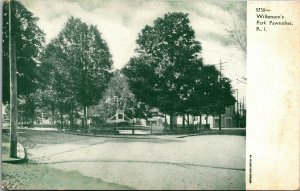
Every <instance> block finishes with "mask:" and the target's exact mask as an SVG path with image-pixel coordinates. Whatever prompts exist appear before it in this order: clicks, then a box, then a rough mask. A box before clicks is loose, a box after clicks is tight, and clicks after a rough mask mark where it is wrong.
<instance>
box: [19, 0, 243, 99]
mask: <svg viewBox="0 0 300 191" xmlns="http://www.w3.org/2000/svg"><path fill="white" fill-rule="evenodd" d="M19 1H20V2H21V3H22V4H23V5H25V7H26V8H27V9H28V10H30V11H31V12H32V13H33V14H34V15H35V16H37V17H38V18H39V21H38V25H39V27H40V28H41V29H42V30H43V31H44V32H45V34H46V42H47V43H48V42H50V41H51V40H52V39H54V38H56V37H57V35H58V33H59V32H60V31H61V30H62V29H63V27H64V24H65V23H66V22H67V20H68V18H69V17H71V16H74V17H78V18H81V20H82V21H83V22H85V23H87V24H93V25H97V28H98V30H99V31H100V33H101V35H102V38H103V39H104V40H105V41H106V42H107V44H108V47H109V49H110V52H111V54H112V59H113V67H114V68H115V69H121V68H122V67H123V66H124V65H125V64H127V63H128V61H129V59H130V57H132V56H133V55H134V50H135V48H136V39H137V37H138V34H139V33H140V32H141V30H142V29H143V28H144V27H145V25H153V21H154V20H155V19H156V18H157V17H162V16H163V15H164V14H165V13H168V12H179V11H180V12H184V13H188V14H189V19H190V24H191V26H192V28H193V29H194V30H195V34H196V39H197V40H198V41H200V42H201V45H202V48H203V51H202V57H203V59H204V63H205V64H214V65H216V66H219V62H220V60H221V61H222V62H226V63H225V64H224V67H223V68H224V70H222V72H223V75H224V76H226V77H229V78H231V79H232V85H233V88H234V89H239V97H240V98H242V97H243V96H245V95H246V85H245V84H244V83H241V82H239V81H238V80H237V78H238V79H239V80H241V79H242V78H243V77H246V57H245V55H244V54H243V52H242V51H241V50H240V48H238V47H237V46H235V45H228V44H226V43H224V42H226V39H228V32H227V30H228V29H229V27H230V26H232V25H233V21H234V20H235V21H236V20H238V19H239V17H238V16H237V15H235V14H233V13H232V12H230V11H228V8H230V7H232V6H235V5H234V4H235V3H241V2H230V1H227V2H221V1H201V0H185V1H183V0H51V1H49V0H19ZM244 3H246V2H244Z"/></svg>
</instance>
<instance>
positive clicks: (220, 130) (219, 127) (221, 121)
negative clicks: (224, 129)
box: [219, 114, 222, 131]
mask: <svg viewBox="0 0 300 191" xmlns="http://www.w3.org/2000/svg"><path fill="white" fill-rule="evenodd" d="M221 122H222V121H221V114H219V130H220V131H221V125H222V123H221Z"/></svg>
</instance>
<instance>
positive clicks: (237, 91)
mask: <svg viewBox="0 0 300 191" xmlns="http://www.w3.org/2000/svg"><path fill="white" fill-rule="evenodd" d="M236 112H237V115H236V126H237V127H239V126H240V125H239V121H240V120H239V117H240V116H239V90H238V89H236Z"/></svg>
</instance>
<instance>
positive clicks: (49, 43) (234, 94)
mask: <svg viewBox="0 0 300 191" xmlns="http://www.w3.org/2000/svg"><path fill="white" fill-rule="evenodd" d="M1 15H2V34H3V35H2V94H1V95H2V135H1V141H2V147H1V153H2V163H1V180H2V189H4V190H74V189H81V190H95V189H96V190H133V189H137V190H145V189H147V190H157V189H159V190H245V189H246V182H247V181H248V180H246V128H247V127H246V115H247V92H246V88H247V83H248V82H247V71H246V68H247V64H246V60H247V2H246V1H205V0H189V1H183V0H147V1H146V0H51V1H46V0H7V1H4V2H3V3H2V14H1Z"/></svg>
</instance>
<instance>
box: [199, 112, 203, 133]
mask: <svg viewBox="0 0 300 191" xmlns="http://www.w3.org/2000/svg"><path fill="white" fill-rule="evenodd" d="M199 117H200V120H199V129H200V130H201V127H202V114H200V116H199Z"/></svg>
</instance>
